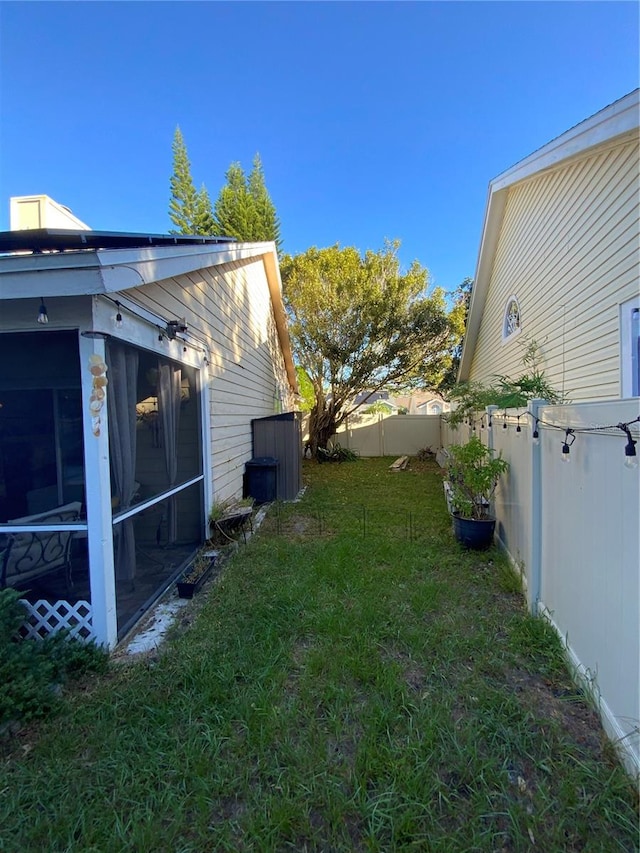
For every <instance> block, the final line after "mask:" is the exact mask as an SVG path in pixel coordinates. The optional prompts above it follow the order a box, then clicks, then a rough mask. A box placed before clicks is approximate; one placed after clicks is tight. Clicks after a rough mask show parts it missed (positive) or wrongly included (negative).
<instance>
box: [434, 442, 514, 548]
mask: <svg viewBox="0 0 640 853" xmlns="http://www.w3.org/2000/svg"><path fill="white" fill-rule="evenodd" d="M446 470H447V479H448V483H449V488H448V493H449V500H450V505H451V509H452V511H453V513H452V514H453V529H454V533H455V536H456V539H457V540H458V542H460V543H462V544H463V545H464V546H466V547H467V548H476V549H483V548H488V547H489V546H490V545H491V543H492V541H493V532H494V530H495V525H496V520H495V518H494V517H493V516H491V514H490V507H491V500H492V498H493V495H494V492H495V490H496V486H497V485H498V481H499V480H500V477H501V476H502V475H503V474H505V473H506V472H507V471H508V470H509V463H508V462H507V461H506V459H503V458H502V455H501V454H499V455H498V456H496V455H495V454H494V451H493V450H491V449H490V448H488V447H486V446H485V445H484V444H483V443H482V442H481V441H480V439H479V438H478V437H477V436H473V437H472V438H471V439H469V441H468V442H467V443H466V444H458V445H453V446H452V447H450V448H449V460H448V462H447V468H446Z"/></svg>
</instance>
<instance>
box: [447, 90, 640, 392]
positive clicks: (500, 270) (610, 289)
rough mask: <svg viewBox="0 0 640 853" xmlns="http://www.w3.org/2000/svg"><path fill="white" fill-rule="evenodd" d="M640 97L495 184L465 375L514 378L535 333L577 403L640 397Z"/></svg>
mask: <svg viewBox="0 0 640 853" xmlns="http://www.w3.org/2000/svg"><path fill="white" fill-rule="evenodd" d="M639 92H640V90H638V89H636V90H635V91H634V92H631V93H630V94H629V95H626V96H625V97H623V98H621V99H620V100H618V101H616V102H615V103H613V104H611V105H610V106H608V107H606V108H605V109H603V110H601V111H600V112H598V113H596V114H595V115H594V116H591V118H588V119H586V120H585V121H583V122H581V123H580V124H578V125H576V126H575V127H573V128H571V130H568V131H567V132H566V133H564V134H562V136H559V137H558V138H557V139H554V140H553V141H551V142H549V143H548V144H547V145H545V146H543V147H542V148H540V149H538V150H537V151H535V152H534V153H533V154H531V155H530V156H529V157H526V158H525V159H524V160H522V161H520V162H519V163H516V165H515V166H513V167H511V168H510V169H507V171H506V172H503V173H502V174H501V175H498V177H497V178H495V179H494V180H493V181H491V183H490V185H489V196H488V201H487V207H486V212H485V219H484V227H483V231H482V239H481V244H480V253H479V258H478V265H477V269H476V275H475V284H474V288H473V296H472V301H471V306H470V312H469V321H468V329H467V334H466V337H465V342H464V350H463V354H462V360H461V365H460V371H459V374H458V378H459V380H460V381H465V380H470V379H471V380H481V381H487V380H490V379H491V378H492V377H494V376H496V375H509V376H517V375H518V374H519V373H522V372H523V366H522V361H521V359H522V347H521V346H520V344H521V343H522V342H526V341H530V340H535V341H536V342H537V343H538V344H539V345H540V347H541V350H542V354H543V356H544V370H545V373H546V376H547V378H548V380H549V381H550V383H551V384H552V385H553V386H554V387H555V388H557V389H559V390H561V391H562V392H564V394H565V395H566V396H567V397H568V398H569V399H571V400H572V401H574V402H577V401H581V400H610V399H616V398H621V397H622V398H625V397H635V396H638V395H639V393H640V391H639V388H638V384H639V381H640V378H639V352H638V350H639V321H638V317H639V311H640V284H639V281H640V277H639V249H640V242H639V230H638V221H639V217H638V214H639V207H640V181H639V162H640V161H639V156H638V155H639V145H638V143H639V135H638V127H639V116H640V109H639V107H640V104H639Z"/></svg>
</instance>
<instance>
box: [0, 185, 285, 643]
mask: <svg viewBox="0 0 640 853" xmlns="http://www.w3.org/2000/svg"><path fill="white" fill-rule="evenodd" d="M29 198H30V199H31V198H38V199H40V200H42V199H43V198H45V199H46V197H43V196H39V197H29ZM13 201H19V200H13ZM14 206H15V207H16V208H17V209H20V205H19V204H16V205H14ZM58 207H60V209H62V210H64V208H62V206H58ZM44 209H45V210H46V211H47V215H48V211H49V210H50V209H51V205H49V203H48V202H47V203H46V204H45V208H44ZM0 255H1V256H0V301H1V308H0V572H1V580H2V584H4V585H7V586H14V587H15V588H17V589H20V590H22V591H23V592H24V594H25V597H26V598H28V600H29V601H31V602H32V604H34V605H35V602H36V601H37V600H43V601H44V602H45V604H44V605H43V607H44V610H45V611H47V613H48V612H49V611H48V610H47V608H49V609H50V610H51V611H52V614H53V615H52V616H51V620H52V623H53V624H55V621H56V619H58V617H59V616H60V614H62V616H61V617H60V618H61V619H62V624H63V625H64V624H67V625H68V626H69V627H71V628H72V629H73V630H76V631H78V632H79V633H81V634H82V635H83V636H93V637H95V638H96V639H97V640H98V641H99V642H101V643H104V644H106V645H108V646H111V647H112V646H113V645H115V643H116V642H117V640H118V638H121V637H122V636H123V635H124V634H125V633H126V632H127V631H128V629H129V628H130V627H131V625H132V624H133V622H135V620H136V619H137V618H139V616H140V614H141V613H142V612H144V609H145V608H146V607H147V606H148V605H149V604H150V603H151V601H152V600H153V599H154V598H155V597H157V595H158V594H159V593H160V592H162V590H164V589H166V588H167V586H168V585H169V584H170V583H171V581H172V578H173V577H174V576H175V574H176V573H177V572H178V571H179V568H180V566H181V565H182V564H183V563H184V561H185V560H186V559H187V557H188V556H190V555H191V554H192V553H193V552H194V550H195V549H196V548H197V547H198V546H199V545H200V544H201V543H202V542H203V541H204V539H205V538H206V536H207V534H208V522H207V517H208V511H209V509H210V507H211V505H212V502H213V500H214V499H221V498H222V499H226V498H230V497H240V496H241V495H242V493H243V480H244V477H245V473H246V463H247V462H248V461H250V460H251V459H252V457H253V455H254V454H253V425H252V422H253V421H255V420H256V419H260V418H265V417H272V416H274V415H276V414H280V413H282V414H283V415H284V413H289V412H292V410H293V408H294V392H295V391H297V386H296V375H295V369H294V364H293V360H292V355H291V347H290V342H289V334H288V331H287V322H286V315H285V310H284V306H283V303H282V295H281V280H280V272H279V266H278V258H277V253H276V248H275V245H274V243H271V242H269V243H236V242H234V241H232V240H229V239H227V238H204V237H198V238H195V237H182V236H177V235H176V236H173V235H140V234H127V233H117V232H96V231H90V230H86V229H84V228H83V229H80V228H77V229H75V230H69V229H60V230H57V226H56V228H41V229H27V230H17V231H13V232H6V233H4V234H2V235H0ZM273 455H274V456H275V455H276V454H275V453H274V454H273ZM34 525H35V526H36V530H38V528H40V529H41V530H42V532H38V533H37V536H36V538H37V539H38V541H37V542H35V543H31V544H30V542H31V540H30V539H29V537H30V536H33V528H34ZM47 528H48V530H47ZM32 546H33V547H32ZM36 546H37V547H36ZM40 546H42V547H40ZM25 549H27V550H28V559H25ZM54 551H55V559H54V557H53V556H51V554H53V552H54ZM50 552H51V553H50ZM27 564H28V565H27ZM65 571H66V572H67V573H69V572H71V573H72V575H73V581H74V583H73V585H70V584H68V583H67V584H65ZM34 618H35V617H34ZM38 618H39V617H38ZM42 618H43V620H44V622H43V624H44V626H45V630H46V627H47V624H48V623H47V621H46V620H47V618H49V617H48V616H47V614H46V613H45V615H44V616H42ZM65 620H66V621H65Z"/></svg>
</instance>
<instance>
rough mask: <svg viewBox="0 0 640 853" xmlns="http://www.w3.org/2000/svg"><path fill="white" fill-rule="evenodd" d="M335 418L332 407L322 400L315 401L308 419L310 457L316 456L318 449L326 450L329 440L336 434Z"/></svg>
mask: <svg viewBox="0 0 640 853" xmlns="http://www.w3.org/2000/svg"><path fill="white" fill-rule="evenodd" d="M337 427H338V423H337V417H336V413H335V410H334V408H333V405H332V404H331V403H329V404H328V405H327V404H326V403H325V402H324V400H318V399H316V404H315V406H314V407H313V409H312V410H311V415H310V417H309V445H310V447H311V455H312V456H313V457H314V458H315V457H317V455H318V448H319V447H322V448H326V446H327V444H328V442H329V440H330V439H331V438H333V436H334V435H335V434H336V429H337Z"/></svg>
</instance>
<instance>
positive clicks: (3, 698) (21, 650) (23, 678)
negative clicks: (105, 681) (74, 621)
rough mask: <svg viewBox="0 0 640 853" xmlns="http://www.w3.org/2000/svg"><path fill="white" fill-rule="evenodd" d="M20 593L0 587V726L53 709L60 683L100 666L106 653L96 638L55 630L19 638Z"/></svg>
mask: <svg viewBox="0 0 640 853" xmlns="http://www.w3.org/2000/svg"><path fill="white" fill-rule="evenodd" d="M25 615H26V614H25V609H24V606H23V605H22V604H21V603H20V593H19V592H17V591H16V590H14V589H2V590H0V730H1V729H3V728H5V727H6V726H7V725H8V724H9V723H12V722H17V721H19V720H23V721H24V720H29V719H31V718H33V717H41V716H44V715H46V714H48V713H51V711H53V710H54V708H55V706H56V704H57V703H58V701H59V693H60V689H59V688H60V686H61V685H63V684H65V683H66V682H67V681H68V680H69V679H71V678H77V677H79V676H81V675H83V674H84V673H87V672H103V671H105V670H106V668H107V664H108V656H107V654H106V652H104V651H103V650H102V649H100V648H98V647H97V646H96V645H95V643H84V642H81V641H79V640H74V639H72V638H71V637H69V635H68V633H66V632H63V631H60V632H58V633H56V634H51V635H50V636H48V637H46V638H44V639H42V640H26V639H21V638H20V637H19V635H18V632H19V630H20V627H21V625H22V624H23V622H24V620H25Z"/></svg>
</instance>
